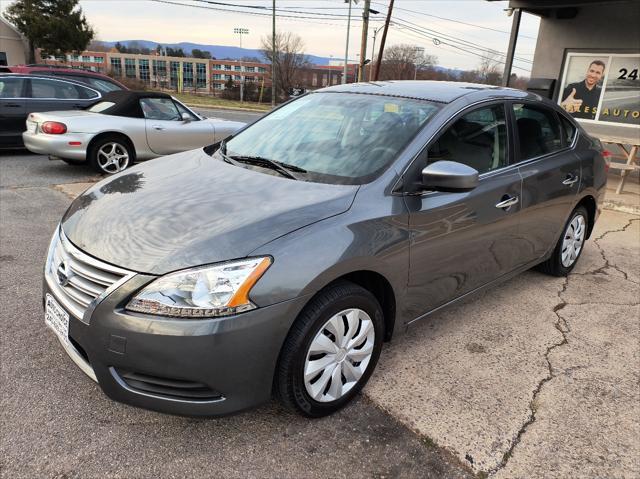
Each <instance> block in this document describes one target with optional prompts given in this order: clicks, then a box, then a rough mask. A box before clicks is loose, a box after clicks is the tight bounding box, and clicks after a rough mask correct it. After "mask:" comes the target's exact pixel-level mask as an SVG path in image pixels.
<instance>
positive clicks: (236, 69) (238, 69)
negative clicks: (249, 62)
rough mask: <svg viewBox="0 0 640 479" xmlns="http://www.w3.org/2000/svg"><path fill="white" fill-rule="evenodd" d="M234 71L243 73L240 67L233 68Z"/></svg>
mask: <svg viewBox="0 0 640 479" xmlns="http://www.w3.org/2000/svg"><path fill="white" fill-rule="evenodd" d="M233 69H234V70H235V71H237V72H241V71H242V67H241V66H240V65H236V66H234V67H233Z"/></svg>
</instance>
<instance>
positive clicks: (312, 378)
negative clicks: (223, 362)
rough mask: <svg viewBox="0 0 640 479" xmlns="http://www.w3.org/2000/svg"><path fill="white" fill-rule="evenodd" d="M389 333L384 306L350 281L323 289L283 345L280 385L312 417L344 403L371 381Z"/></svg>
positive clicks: (292, 404)
mask: <svg viewBox="0 0 640 479" xmlns="http://www.w3.org/2000/svg"><path fill="white" fill-rule="evenodd" d="M383 335H384V320H383V315H382V308H381V307H380V304H379V303H378V301H377V300H376V298H375V297H374V296H373V295H372V294H371V293H370V292H369V291H367V290H366V289H364V288H361V287H360V286H358V285H355V284H353V283H349V282H346V281H345V282H340V283H336V284H335V285H333V286H330V287H328V288H326V289H325V290H323V291H321V292H320V293H319V294H318V295H317V296H316V297H315V298H314V299H313V300H312V301H311V302H310V303H309V304H308V305H307V306H306V307H305V309H304V310H303V311H302V313H300V316H299V317H298V319H297V320H296V322H295V324H294V325H293V327H292V329H291V331H290V333H289V336H288V337H287V339H286V341H285V344H284V346H283V350H282V353H281V355H280V360H279V362H278V368H277V372H276V378H275V390H276V393H277V395H278V396H279V397H280V399H281V400H282V402H283V403H284V404H285V406H287V407H289V408H290V409H293V410H295V411H297V412H299V413H301V414H303V415H305V416H308V417H322V416H326V415H328V414H331V413H333V412H335V411H337V410H339V409H340V408H342V407H344V406H345V405H346V404H347V403H348V402H349V401H351V399H353V397H354V396H355V395H356V394H357V393H358V392H359V391H360V390H361V389H362V388H363V386H364V385H365V384H366V383H367V381H368V379H369V377H370V376H371V373H372V372H373V370H374V368H375V366H376V363H377V362H378V358H379V357H380V351H381V349H382V338H383Z"/></svg>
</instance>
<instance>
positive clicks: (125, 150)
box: [88, 136, 134, 175]
mask: <svg viewBox="0 0 640 479" xmlns="http://www.w3.org/2000/svg"><path fill="white" fill-rule="evenodd" d="M133 156H134V151H133V148H132V147H131V145H130V143H129V142H128V141H126V140H125V139H123V138H122V137H119V136H105V137H102V138H100V139H99V140H97V141H96V142H95V143H94V144H93V145H92V146H91V150H90V151H89V155H88V159H89V164H90V165H91V166H92V168H93V169H94V170H96V171H98V172H99V173H106V174H108V175H113V174H115V173H119V172H121V171H123V170H125V169H126V168H127V167H128V166H129V165H131V164H132V163H133Z"/></svg>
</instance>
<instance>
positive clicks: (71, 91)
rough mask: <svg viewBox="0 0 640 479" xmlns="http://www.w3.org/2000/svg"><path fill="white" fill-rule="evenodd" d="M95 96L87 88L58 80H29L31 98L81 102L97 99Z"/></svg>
mask: <svg viewBox="0 0 640 479" xmlns="http://www.w3.org/2000/svg"><path fill="white" fill-rule="evenodd" d="M97 96H98V95H97V94H96V93H95V92H94V91H92V90H89V89H87V88H83V87H81V86H76V85H74V84H72V83H67V82H64V81H58V80H44V79H42V78H32V79H31V98H39V99H49V98H56V99H60V100H81V99H87V98H97Z"/></svg>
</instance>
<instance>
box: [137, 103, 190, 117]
mask: <svg viewBox="0 0 640 479" xmlns="http://www.w3.org/2000/svg"><path fill="white" fill-rule="evenodd" d="M140 106H141V107H142V111H143V112H144V117H145V118H146V119H148V120H180V119H181V117H180V113H178V109H177V108H176V105H175V103H173V100H172V99H171V98H143V99H141V100H140Z"/></svg>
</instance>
